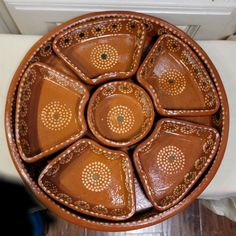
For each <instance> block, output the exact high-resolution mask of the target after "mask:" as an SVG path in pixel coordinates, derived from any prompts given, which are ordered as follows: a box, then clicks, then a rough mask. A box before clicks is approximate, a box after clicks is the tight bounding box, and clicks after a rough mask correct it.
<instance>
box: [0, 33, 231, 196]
mask: <svg viewBox="0 0 236 236" xmlns="http://www.w3.org/2000/svg"><path fill="white" fill-rule="evenodd" d="M39 38H40V36H32V35H31V36H27V35H4V34H2V35H1V34H0V104H1V106H0V131H1V132H0V150H1V156H0V175H1V176H5V177H7V178H13V179H14V180H16V181H18V180H19V175H18V173H17V171H16V169H15V167H14V165H13V163H12V160H11V157H10V153H9V150H8V147H7V141H6V136H5V130H4V110H5V103H6V96H7V91H8V88H9V85H10V82H11V79H12V77H13V74H14V72H15V70H16V69H17V67H18V65H19V63H20V61H21V60H22V58H23V56H24V55H25V54H26V52H27V51H28V49H29V48H30V47H31V46H32V45H33V44H34V43H35V42H36V41H37V40H38V39H39ZM198 43H199V44H200V45H201V47H202V48H203V49H204V50H205V51H206V52H207V54H208V55H209V56H210V58H211V59H212V61H213V63H214V64H215V66H216V68H217V69H218V72H219V73H220V76H221V79H222V81H223V84H224V87H225V90H226V93H227V96H228V101H229V106H230V132H229V140H228V146H227V149H226V153H225V156H224V159H223V161H222V163H221V166H220V168H219V170H218V172H217V173H216V176H215V177H214V179H213V180H212V182H211V183H210V184H209V186H208V187H207V189H206V190H205V191H204V192H203V193H202V194H201V196H200V198H205V199H220V198H225V197H230V196H236V156H235V155H236V154H235V153H234V151H235V150H236V149H235V148H234V146H235V144H234V142H235V141H236V41H223V40H222V41H199V42H198Z"/></svg>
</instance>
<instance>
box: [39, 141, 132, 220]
mask: <svg viewBox="0 0 236 236" xmlns="http://www.w3.org/2000/svg"><path fill="white" fill-rule="evenodd" d="M38 182H39V185H40V187H41V188H42V189H43V190H44V191H45V192H46V193H47V194H48V195H49V196H51V197H52V198H54V199H55V200H57V201H59V202H60V203H62V204H64V205H66V206H68V207H70V208H72V209H74V210H76V211H78V212H81V213H84V214H87V215H91V216H95V217H99V218H103V219H110V220H124V219H127V218H129V217H131V216H132V215H133V214H134V212H135V195H134V179H133V170H132V165H131V162H130V160H129V157H128V155H126V154H125V153H124V152H122V151H113V150H110V149H107V148H104V147H102V146H100V145H98V144H97V143H96V142H94V141H92V140H90V139H80V140H79V141H77V142H76V143H75V144H73V145H72V146H70V147H69V148H68V149H67V150H66V151H65V152H63V153H62V154H60V155H59V156H58V157H56V158H55V159H54V160H53V161H52V162H50V163H49V164H48V166H47V167H46V168H45V169H44V170H43V171H42V173H41V174H40V177H39V181H38Z"/></svg>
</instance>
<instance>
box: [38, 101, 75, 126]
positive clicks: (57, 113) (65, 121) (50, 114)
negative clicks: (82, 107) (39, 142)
mask: <svg viewBox="0 0 236 236" xmlns="http://www.w3.org/2000/svg"><path fill="white" fill-rule="evenodd" d="M71 118H72V110H71V109H70V108H69V107H67V105H66V104H62V103H61V102H59V101H53V102H50V103H49V104H47V105H46V106H45V107H44V108H43V109H42V112H41V121H42V123H43V125H44V126H45V127H47V128H48V129H50V130H52V131H60V130H62V129H64V128H66V127H67V126H68V125H69V123H70V122H71Z"/></svg>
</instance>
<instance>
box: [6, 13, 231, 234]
mask: <svg viewBox="0 0 236 236" xmlns="http://www.w3.org/2000/svg"><path fill="white" fill-rule="evenodd" d="M99 21H104V22H105V23H104V24H105V25H106V24H108V25H107V26H106V27H107V28H106V29H108V28H109V30H110V31H111V32H112V33H110V34H112V36H111V37H120V38H119V41H120V42H121V41H122V40H123V41H124V43H127V45H126V46H125V47H128V48H129V49H130V48H132V47H134V48H133V51H134V54H133V55H132V56H131V57H130V59H128V61H129V62H130V64H129V66H128V67H127V65H126V64H124V63H123V61H121V62H119V61H118V62H117V60H118V59H117V55H120V54H124V53H126V50H124V49H123V48H122V45H118V46H117V48H118V49H117V51H115V50H114V47H115V45H113V46H105V49H104V48H103V49H102V50H108V51H109V50H110V52H111V55H113V56H112V58H110V59H111V61H110V62H109V60H108V64H104V63H103V62H104V61H103V60H101V59H107V55H106V54H103V55H102V56H101V58H99V60H100V64H99V61H96V50H97V51H99V50H101V48H100V46H99V47H97V48H96V50H95V51H94V52H93V51H92V52H91V55H92V56H93V57H92V59H93V60H95V61H94V66H95V67H96V69H95V70H91V67H90V66H89V65H88V63H87V64H86V63H85V62H86V60H81V61H80V63H79V62H78V61H76V60H73V59H74V58H75V56H74V54H73V52H71V54H70V57H69V59H68V51H67V50H65V48H66V47H67V46H70V45H71V44H73V43H74V41H73V40H75V39H76V40H77V41H78V42H77V43H81V42H80V39H78V37H79V38H83V37H87V38H90V37H91V38H92V36H91V35H90V31H89V27H90V25H91V24H93V23H94V22H95V23H96V22H99ZM113 21H114V22H116V26H115V27H114V26H113V25H112V22H113ZM124 22H126V23H125V24H126V25H127V27H126V28H125V30H126V32H131V31H132V32H131V33H130V35H129V39H128V40H125V39H124V38H122V35H119V34H118V33H117V30H119V27H120V25H121V24H123V23H124ZM134 22H135V25H136V26H138V30H137V31H133V28H134ZM84 26H86V27H87V28H86V27H85V28H86V29H88V31H84V32H82V33H81V32H79V29H80V27H84ZM136 29H137V28H136ZM143 29H144V31H145V32H144V33H140V30H143ZM73 30H75V32H73ZM71 31H72V34H73V33H75V35H76V37H77V38H76V37H75V35H74V36H73V35H72V36H71ZM93 31H94V32H93ZM91 32H93V33H94V34H95V35H97V36H100V35H101V33H103V34H106V32H105V30H104V29H103V27H100V28H99V29H97V28H94V29H92V31H91ZM67 35H68V37H66V36H67ZM144 35H145V36H144ZM164 35H170V36H164ZM65 37H66V38H65ZM104 37H106V35H105V36H104ZM165 37H170V38H171V40H172V41H173V40H175V42H180V45H176V44H175V43H169V42H172V41H171V40H169V41H168V42H162V41H165ZM52 42H53V43H52ZM130 42H131V43H130ZM164 43H167V47H169V46H170V48H169V50H170V51H171V52H172V53H176V50H177V49H179V48H178V47H184V48H185V51H188V50H190V51H191V53H190V54H194V56H193V58H194V60H198V65H199V68H200V69H202V70H203V71H204V73H205V74H206V73H207V76H208V77H209V80H210V82H209V81H208V82H206V83H205V82H203V84H202V86H203V87H202V88H203V89H202V90H203V91H204V89H205V88H206V86H209V87H210V88H211V89H212V92H211V96H208V95H206V96H207V99H208V100H207V104H208V106H209V109H207V110H204V109H203V108H202V107H201V106H202V103H203V102H202V101H201V102H199V101H197V99H195V102H196V108H195V109H193V110H192V111H191V110H187V112H186V110H185V109H184V107H185V106H186V107H188V106H189V103H188V102H186V101H185V100H184V99H183V98H182V100H181V99H180V100H179V101H177V102H176V103H175V104H174V107H175V111H174V112H172V110H173V109H172V104H171V103H170V102H169V100H166V94H164V93H162V94H160V93H159V91H160V88H164V90H165V89H166V91H167V92H166V93H167V95H178V94H179V93H182V90H183V87H185V86H186V81H184V80H183V77H181V75H180V74H178V73H179V72H178V71H177V69H178V68H177V67H174V69H171V71H170V74H164V75H163V73H161V74H160V75H159V74H158V73H159V72H160V71H159V72H158V69H157V70H154V69H153V67H152V64H153V59H152V58H153V55H154V54H155V53H156V52H162V50H163V44H164ZM52 44H53V45H52ZM123 45H124V44H123ZM159 45H160V46H159ZM168 45H169V46H168ZM86 47H89V45H86ZM86 47H85V48H86ZM102 47H104V45H102ZM87 50H89V49H87ZM155 50H156V51H155ZM140 52H141V54H140ZM76 53H77V55H79V58H81V55H84V51H83V50H82V51H80V50H77V51H76ZM162 53H163V55H164V54H165V53H166V52H165V50H164V52H162ZM52 54H53V56H51V55H52ZM71 55H72V56H71ZM147 55H148V56H147ZM168 55H169V54H165V57H166V58H167V60H169V64H170V65H171V63H173V62H171V59H168V58H169V56H168ZM178 56H180V57H181V55H178ZM170 58H171V57H170ZM196 58H197V59H196ZM155 59H156V58H155ZM130 60H131V61H130ZM158 60H161V59H158ZM181 60H183V62H184V63H185V64H186V67H188V66H190V67H191V68H190V67H189V68H190V69H189V71H191V70H192V69H193V71H192V72H191V73H190V75H189V76H190V77H191V78H192V77H193V74H194V73H195V74H196V76H197V75H199V70H196V68H194V67H193V66H192V65H193V64H192V62H191V60H189V58H188V57H186V56H185V55H184V57H183V58H182V59H181ZM35 62H37V63H38V64H39V65H40V63H43V64H44V65H46V66H48V67H49V68H50V70H51V71H54V69H55V71H57V72H58V73H63V74H64V75H65V76H68V77H70V78H72V80H73V81H72V82H71V83H72V84H77V82H76V80H78V79H79V78H81V79H79V84H84V85H85V86H86V89H87V91H89V92H90V96H91V95H92V94H93V92H94V91H95V90H96V88H98V87H99V86H100V85H102V84H103V83H105V82H107V81H108V82H110V81H111V80H120V81H125V80H126V79H128V81H131V80H132V82H133V81H135V83H137V84H139V86H140V85H141V86H142V87H143V88H144V89H145V90H146V92H147V93H149V95H150V98H152V99H153V100H154V105H155V108H156V111H155V112H156V116H155V122H158V125H156V124H154V125H153V128H152V130H151V132H154V133H155V132H156V130H155V129H154V128H155V127H156V129H157V130H158V129H159V126H160V125H161V123H165V122H167V123H168V122H173V123H176V124H181V125H183V126H185V127H184V130H185V131H184V132H185V133H184V134H188V135H189V133H190V130H189V127H190V126H191V127H192V126H193V127H194V130H200V131H199V132H197V131H196V136H197V137H201V135H204V132H201V129H205V128H204V127H205V126H208V127H212V128H214V129H211V128H209V129H210V131H209V132H213V131H214V132H213V133H217V134H216V135H218V137H217V143H216V144H215V147H217V150H213V151H212V153H213V154H214V156H212V157H209V160H210V161H209V163H208V165H207V167H206V168H205V169H204V172H203V173H201V176H199V178H197V180H196V181H195V182H194V185H193V186H192V185H191V189H190V190H188V192H186V193H185V195H184V196H183V197H182V199H181V200H180V201H178V202H177V203H176V204H172V205H171V207H166V208H165V207H164V208H163V207H160V206H159V208H158V207H157V208H154V207H153V206H152V204H151V203H150V201H148V200H147V198H146V197H147V195H148V194H147V195H146V197H145V195H144V193H143V192H144V191H145V190H146V191H147V186H144V189H143V188H142V187H141V185H142V184H141V182H142V183H144V185H145V179H144V180H143V176H141V175H140V176H139V177H140V178H141V180H142V181H140V178H137V176H138V174H140V172H139V173H137V172H134V173H135V175H136V178H135V181H134V185H135V191H136V212H135V213H134V214H133V216H131V217H129V218H128V219H123V220H119V221H114V220H111V219H109V218H106V219H102V218H99V217H98V218H97V217H92V216H89V215H87V214H83V213H80V212H79V211H76V210H75V209H76V208H75V209H73V208H71V207H69V206H70V204H63V203H62V202H60V201H57V200H56V199H55V198H53V197H51V196H50V194H47V193H46V192H45V191H43V189H42V188H41V187H40V185H39V183H38V179H39V176H40V174H41V173H42V172H43V169H45V167H46V166H47V165H48V162H49V161H52V162H51V163H54V162H55V157H56V156H58V155H59V156H60V155H61V152H62V151H63V150H65V147H66V145H65V146H64V147H62V148H64V149H63V150H62V149H61V150H62V151H59V152H58V150H59V149H56V151H57V152H56V154H55V152H54V154H51V153H52V152H48V155H45V153H44V154H43V155H41V156H40V158H36V159H35V160H32V159H30V158H28V159H27V157H25V156H24V155H23V154H22V153H24V150H22V149H21V146H20V145H19V142H18V143H17V140H18V138H19V135H20V134H17V135H16V133H19V132H18V131H17V132H15V129H16V127H15V125H18V126H19V124H17V119H16V118H17V116H18V115H17V114H16V110H17V106H19V103H20V102H19V101H18V100H19V98H17V94H20V92H19V84H20V83H22V82H21V81H22V80H23V78H24V76H25V72H26V70H27V69H28V68H29V66H30V65H32V64H33V63H35ZM114 62H115V63H116V67H117V68H116V70H117V72H116V73H110V74H109V67H110V65H111V64H109V63H114ZM76 63H79V64H81V65H82V64H83V63H84V64H83V66H82V68H84V71H81V69H79V68H78V66H77V64H76ZM119 63H120V64H119ZM147 63H148V65H150V66H149V67H148V68H146V67H145V66H147ZM138 65H141V67H139V66H138ZM138 67H139V70H138V72H137V69H138ZM121 68H123V70H124V68H126V72H125V73H124V72H122V69H121ZM127 68H128V69H127ZM101 70H107V71H106V72H107V73H105V75H102V76H101V75H100V74H101ZM152 70H153V73H154V72H155V73H154V77H155V76H160V78H162V77H163V80H160V81H161V83H162V82H163V81H164V82H163V83H165V78H169V77H171V76H172V77H173V76H174V78H176V81H177V82H179V85H178V83H177V87H174V88H172V87H171V85H172V83H173V81H172V79H170V80H168V81H167V82H168V83H169V85H168V84H167V85H166V84H161V83H160V88H158V87H155V88H154V90H155V91H156V94H157V95H156V96H159V98H163V99H162V100H161V99H160V100H158V103H157V101H156V100H155V96H154V95H155V94H153V93H152V90H151V88H152V87H151V86H150V84H152V82H153V81H152V79H150V81H149V78H152V77H150V76H149V75H148V74H147V73H149V72H150V71H152ZM136 72H137V73H138V75H137V77H138V81H139V83H138V82H137V80H136V78H135V76H136V74H135V73H136ZM26 74H27V73H26ZM76 74H77V75H76ZM162 75H163V76H162ZM92 78H95V79H92ZM130 78H131V80H130ZM145 78H147V79H146V80H145ZM49 79H50V78H49ZM86 84H87V85H86ZM63 86H64V85H63ZM78 86H79V85H78ZM78 86H77V87H78ZM178 86H180V87H178ZM191 86H192V87H193V86H195V85H194V83H191ZM200 86H201V85H200ZM73 89H74V90H75V87H73V88H72V90H73ZM178 89H179V90H178ZM150 91H151V92H150ZM168 93H169V94H168ZM21 95H22V94H21ZM23 95H24V96H26V95H27V93H23ZM79 96H80V95H78V99H79V98H81V97H79ZM86 96H87V95H86ZM193 96H194V94H193ZM198 96H199V95H198V94H197V93H196V98H197V97H198ZM18 97H19V96H18ZM26 100H27V99H26ZM181 101H182V102H181ZM183 102H186V105H185V106H184V107H181V104H182V103H183ZM190 103H191V101H190ZM193 103H194V102H193ZM54 105H55V104H54ZM56 106H59V105H58V104H56ZM176 107H177V108H178V109H176ZM86 109H87V107H85V110H86ZM179 111H180V112H179ZM66 114H67V116H69V115H70V113H68V112H67V113H66ZM68 114H69V115H68ZM172 116H174V119H172V118H171V117H172ZM165 117H168V119H166V120H165V119H164V120H160V119H161V118H165ZM85 119H87V117H86V115H85ZM119 119H121V120H122V121H123V119H124V117H119ZM169 119H170V121H169ZM181 120H182V121H181ZM185 121H187V122H185ZM155 122H154V123H155ZM190 122H191V123H190ZM47 125H48V124H47ZM18 126H17V127H18ZM186 126H187V127H186ZM52 127H54V128H55V126H52ZM163 127H164V126H163ZM5 129H6V136H7V141H8V146H9V149H10V153H11V156H12V160H13V162H14V164H15V166H16V168H17V170H18V172H19V174H20V176H21V178H22V179H23V180H24V182H25V184H26V185H27V186H28V187H29V188H30V190H31V191H32V192H33V194H34V195H35V196H36V197H37V199H38V200H39V201H40V202H41V203H43V204H44V205H45V206H46V207H47V208H48V209H50V210H51V211H53V212H55V213H56V214H57V215H59V216H61V217H63V218H64V219H66V220H68V221H70V222H72V223H75V224H78V225H80V226H83V227H87V228H91V229H95V230H103V231H125V230H134V229H139V228H143V227H147V226H150V225H153V224H156V223H159V222H162V221H164V220H165V219H167V218H169V217H171V216H173V215H175V214H177V213H178V212H180V211H182V210H183V209H185V208H186V207H188V206H189V204H190V203H191V202H192V201H193V200H195V199H196V198H197V197H198V196H199V195H200V194H201V193H202V191H203V190H204V189H205V188H206V187H207V185H208V184H209V183H210V181H211V180H212V178H213V177H214V175H215V173H216V172H217V169H218V168H219V166H220V163H221V161H222V159H223V155H224V151H225V148H226V144H227V138H228V130H229V109H228V103H227V98H226V94H225V90H224V87H223V85H222V82H221V79H220V77H219V74H218V72H217V70H216V68H215V67H214V65H213V63H212V62H211V60H210V59H209V57H208V56H207V54H206V53H205V52H204V51H203V50H202V49H201V48H200V46H199V45H198V44H197V43H196V42H195V41H194V40H193V39H191V38H190V37H189V36H188V35H186V34H185V33H184V32H182V31H181V30H180V29H178V28H177V27H175V26H173V25H171V24H170V23H168V22H166V21H164V20H162V19H159V18H156V17H152V16H148V15H144V14H141V13H135V12H124V11H108V12H99V13H90V14H87V15H83V16H80V17H77V18H75V19H72V20H70V21H68V22H66V23H64V24H62V25H60V26H58V27H56V28H55V29H53V30H52V31H50V32H49V33H47V34H46V35H44V36H43V37H42V38H41V39H40V40H39V41H38V42H37V43H36V44H35V45H34V46H33V47H32V48H31V49H30V50H29V52H28V53H27V54H26V56H25V57H24V59H23V60H22V62H21V64H20V65H19V67H18V69H17V71H16V73H15V75H14V77H13V79H12V82H11V85H10V88H9V91H8V96H7V103H6V112H5ZM88 130H89V129H88ZM21 131H22V130H21ZM217 131H218V132H217ZM151 132H149V134H148V135H147V136H146V137H145V139H146V138H147V139H146V140H147V141H144V143H143V144H145V145H146V144H147V142H148V140H149V139H148V138H150V137H152V136H151V135H150V134H151ZM165 132H167V134H169V133H168V132H169V131H168V130H167V131H165ZM171 132H173V133H174V132H175V131H173V127H172V131H171ZM194 132H195V131H194ZM154 133H153V135H154ZM181 135H183V133H182V134H181ZM83 138H92V139H94V140H95V141H96V142H97V143H100V145H102V142H100V141H99V138H98V139H96V138H95V137H94V136H93V134H92V132H87V133H86V134H85V136H83ZM142 140H143V139H142ZM18 141H19V140H18ZM73 142H74V141H71V142H68V145H67V147H68V146H69V144H71V143H72V145H73ZM143 144H142V141H140V142H139V145H138V146H137V145H136V144H134V145H132V146H131V147H120V148H118V149H120V150H121V151H122V152H125V153H127V154H129V156H130V158H131V159H132V154H133V151H134V149H135V148H136V147H137V148H139V149H140V150H142V149H143ZM46 145H47V144H45V146H46ZM181 145H182V144H181ZM149 146H150V145H149ZM19 147H20V150H19ZM109 148H110V149H112V147H111V146H110V147H109ZM160 148H161V147H160ZM168 148H169V149H171V151H173V150H174V147H172V146H168ZM207 148H209V147H208V146H207V147H205V146H204V147H203V149H206V152H207ZM116 149H117V148H116ZM138 151H139V150H138ZM138 151H137V150H136V154H135V155H136V157H135V158H136V160H135V162H136V163H135V164H136V166H138V156H137V153H138ZM119 152H120V151H119ZM162 153H163V152H162V151H161V152H160V154H162ZM178 153H180V154H182V152H181V151H179V150H178ZM180 154H178V155H179V156H180ZM22 155H23V156H24V157H23V158H22ZM163 155H164V154H163ZM179 156H178V157H179ZM58 158H59V157H58ZM140 158H142V156H140ZM53 160H54V161H53ZM139 160H140V161H142V159H139ZM198 163H199V162H198ZM49 165H50V164H49ZM133 166H134V165H133ZM195 167H196V165H195ZM173 168H175V167H173ZM137 169H139V168H137ZM171 170H172V171H173V169H171ZM44 172H45V171H44ZM138 179H139V180H138ZM149 197H150V196H149ZM155 197H156V196H155ZM155 197H154V198H155ZM154 198H153V196H151V200H153V201H151V202H152V203H153V205H154V204H155V199H154ZM157 198H158V196H157ZM149 199H150V198H149ZM134 202H135V201H134ZM165 203H167V202H166V201H165ZM172 203H173V202H172ZM133 210H134V208H133ZM133 210H132V211H133ZM92 215H94V214H92Z"/></svg>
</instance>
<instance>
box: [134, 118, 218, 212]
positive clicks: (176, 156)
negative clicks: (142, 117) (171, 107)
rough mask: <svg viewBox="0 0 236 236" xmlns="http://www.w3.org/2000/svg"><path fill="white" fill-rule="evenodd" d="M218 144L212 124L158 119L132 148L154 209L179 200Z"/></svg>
mask: <svg viewBox="0 0 236 236" xmlns="http://www.w3.org/2000/svg"><path fill="white" fill-rule="evenodd" d="M218 144H219V133H218V132H217V131H216V130H215V129H212V128H209V127H206V126H200V125H196V124H192V123H188V122H183V121H178V120H173V119H162V120H160V121H158V123H157V126H156V128H155V130H154V131H153V133H152V135H150V136H149V138H148V139H147V140H146V141H145V142H143V143H142V144H140V145H139V146H138V147H137V148H136V149H135V152H134V162H135V166H136V168H137V170H138V173H139V176H140V178H141V180H142V183H143V186H144V188H145V191H146V194H147V196H149V199H150V201H151V202H152V203H153V205H154V206H155V207H156V209H157V210H160V211H162V210H165V209H168V208H170V207H171V206H174V205H175V204H176V203H177V202H179V201H180V200H181V199H182V198H183V197H184V196H185V195H186V194H187V192H188V191H189V190H190V188H191V187H192V186H193V184H194V183H196V181H197V179H198V178H199V177H200V176H201V175H202V173H203V172H204V170H205V169H206V168H207V167H208V165H210V163H211V161H212V159H213V158H214V156H215V153H216V150H217V148H218Z"/></svg>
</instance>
